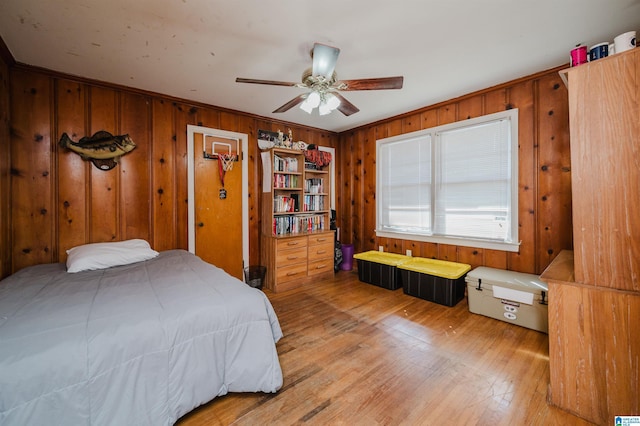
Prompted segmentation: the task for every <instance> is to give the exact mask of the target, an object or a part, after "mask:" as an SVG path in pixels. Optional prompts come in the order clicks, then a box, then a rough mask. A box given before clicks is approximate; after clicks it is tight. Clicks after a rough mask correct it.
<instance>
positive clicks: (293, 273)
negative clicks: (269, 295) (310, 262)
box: [276, 262, 307, 284]
mask: <svg viewBox="0 0 640 426" xmlns="http://www.w3.org/2000/svg"><path fill="white" fill-rule="evenodd" d="M306 277H307V263H306V262H305V263H296V264H294V265H290V266H283V267H279V268H277V269H276V282H277V283H278V284H280V283H286V282H288V281H293V280H296V279H298V280H303V279H305V278H306Z"/></svg>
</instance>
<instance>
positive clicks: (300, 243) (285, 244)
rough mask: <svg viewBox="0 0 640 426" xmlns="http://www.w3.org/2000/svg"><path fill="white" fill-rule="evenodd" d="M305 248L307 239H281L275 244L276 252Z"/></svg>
mask: <svg viewBox="0 0 640 426" xmlns="http://www.w3.org/2000/svg"><path fill="white" fill-rule="evenodd" d="M300 247H305V248H306V247H307V237H304V236H303V237H295V238H283V239H279V240H278V241H277V242H276V251H277V252H280V250H290V249H295V248H300Z"/></svg>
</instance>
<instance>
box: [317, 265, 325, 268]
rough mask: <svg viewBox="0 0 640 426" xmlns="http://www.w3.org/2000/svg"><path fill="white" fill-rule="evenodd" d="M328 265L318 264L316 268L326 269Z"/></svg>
mask: <svg viewBox="0 0 640 426" xmlns="http://www.w3.org/2000/svg"><path fill="white" fill-rule="evenodd" d="M326 266H327V265H318V266H316V269H324V268H325V267H326Z"/></svg>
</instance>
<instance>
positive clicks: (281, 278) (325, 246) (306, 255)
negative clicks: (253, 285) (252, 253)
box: [263, 231, 335, 292]
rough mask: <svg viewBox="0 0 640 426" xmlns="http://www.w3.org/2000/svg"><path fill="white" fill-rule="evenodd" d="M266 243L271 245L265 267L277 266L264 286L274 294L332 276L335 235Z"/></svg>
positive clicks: (269, 240)
mask: <svg viewBox="0 0 640 426" xmlns="http://www.w3.org/2000/svg"><path fill="white" fill-rule="evenodd" d="M264 241H265V243H266V244H267V245H269V247H265V248H266V250H264V251H263V253H264V256H265V263H268V264H269V265H274V270H273V271H272V273H270V274H268V276H267V280H266V283H265V286H266V287H267V288H268V289H270V290H271V291H274V292H279V291H285V290H290V289H292V288H296V287H299V286H301V285H303V284H306V283H309V282H311V281H313V280H315V279H318V278H322V277H327V276H332V275H333V272H334V269H333V263H334V259H333V255H334V244H335V243H334V231H327V232H317V233H313V234H307V235H298V236H287V237H278V238H275V237H274V238H269V239H265V240H264ZM271 259H273V261H271Z"/></svg>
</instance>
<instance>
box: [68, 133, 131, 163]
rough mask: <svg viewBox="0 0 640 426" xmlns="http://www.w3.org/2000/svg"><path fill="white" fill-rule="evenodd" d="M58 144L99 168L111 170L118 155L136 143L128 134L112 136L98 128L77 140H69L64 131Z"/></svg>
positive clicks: (118, 157)
mask: <svg viewBox="0 0 640 426" xmlns="http://www.w3.org/2000/svg"><path fill="white" fill-rule="evenodd" d="M59 143H60V146H61V147H63V148H67V149H70V150H71V151H73V152H75V153H76V154H78V155H79V156H80V157H82V159H83V160H88V161H91V162H92V163H93V165H94V166H96V167H97V168H99V169H100V170H111V169H113V168H114V167H115V166H116V164H118V160H119V159H120V157H122V156H123V155H125V154H126V153H128V152H131V151H133V150H134V149H135V147H136V144H135V143H134V142H133V140H131V138H130V137H129V135H121V136H114V135H112V134H111V133H109V132H107V131H105V130H100V131H98V132H96V133H94V134H93V136H90V137H89V136H85V137H83V138H82V139H80V140H79V141H78V142H74V141H72V140H71V138H70V137H69V135H67V134H66V133H63V134H62V137H61V138H60V142H59Z"/></svg>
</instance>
